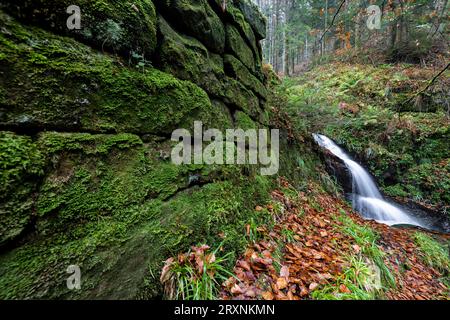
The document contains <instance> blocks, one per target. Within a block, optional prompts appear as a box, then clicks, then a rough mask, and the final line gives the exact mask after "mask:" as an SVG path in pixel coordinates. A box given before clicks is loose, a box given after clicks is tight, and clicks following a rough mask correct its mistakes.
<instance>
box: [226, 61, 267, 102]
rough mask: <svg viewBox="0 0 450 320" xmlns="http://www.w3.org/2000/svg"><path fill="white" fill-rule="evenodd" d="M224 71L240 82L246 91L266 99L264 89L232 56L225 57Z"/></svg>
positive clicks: (265, 90)
mask: <svg viewBox="0 0 450 320" xmlns="http://www.w3.org/2000/svg"><path fill="white" fill-rule="evenodd" d="M224 62H225V70H226V72H227V74H228V75H229V76H230V77H232V78H234V79H236V80H238V81H240V82H242V83H243V84H244V85H245V86H246V87H247V89H249V90H252V91H253V92H255V93H256V94H257V95H258V96H259V97H260V98H262V99H264V100H265V99H267V94H268V93H267V89H266V87H265V86H264V85H263V84H262V83H261V82H260V81H259V80H258V79H257V78H256V77H255V76H254V75H253V74H252V73H251V72H250V71H249V70H248V69H247V68H246V67H245V66H244V65H243V64H242V63H241V62H240V61H239V60H238V59H236V58H235V57H234V56H232V55H229V54H227V55H225V57H224Z"/></svg>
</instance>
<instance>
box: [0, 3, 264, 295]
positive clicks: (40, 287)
mask: <svg viewBox="0 0 450 320" xmlns="http://www.w3.org/2000/svg"><path fill="white" fill-rule="evenodd" d="M71 4H72V3H71V1H68V0H52V1H44V0H40V1H34V0H33V1H30V0H19V1H18V0H14V1H12V0H11V1H2V4H1V9H2V11H0V62H1V63H0V142H1V143H0V166H1V173H0V179H1V183H0V191H1V193H0V215H1V219H0V250H1V251H0V298H2V299H5V298H9V299H11V298H139V297H145V298H152V297H156V296H158V295H159V294H160V289H159V285H158V272H159V270H160V268H161V262H162V261H163V260H164V259H165V258H167V257H168V256H170V254H172V253H174V252H180V251H186V250H187V248H189V246H190V245H192V244H196V243H197V242H209V243H218V242H221V241H223V242H224V245H225V247H226V248H227V249H228V250H231V251H235V252H236V251H237V250H238V248H241V247H243V242H244V241H245V239H243V237H242V233H243V230H244V229H245V225H246V223H247V221H246V216H247V215H248V214H249V212H252V211H253V208H254V205H255V203H257V202H258V201H263V199H264V197H265V195H267V194H268V192H267V190H268V188H269V187H270V180H269V179H268V178H266V177H261V176H258V175H257V174H256V170H255V169H254V168H252V167H247V166H216V165H214V166H203V165H184V166H176V165H174V164H172V162H171V161H170V150H171V146H172V145H173V143H172V142H171V141H170V134H171V132H172V131H173V130H174V129H176V128H186V129H190V128H192V126H193V122H194V120H197V121H203V123H204V125H205V127H210V128H218V129H225V128H233V127H238V128H243V129H247V128H257V127H264V126H267V125H268V123H269V111H268V104H267V96H268V92H267V86H266V84H267V81H268V80H267V76H266V75H265V74H264V73H263V71H262V68H261V65H262V63H261V61H262V59H261V47H260V44H259V41H260V40H261V39H263V38H264V36H265V20H264V17H262V15H261V14H260V13H259V12H258V10H257V9H256V8H255V7H254V6H253V5H252V4H251V3H250V2H249V1H244V0H241V1H227V6H226V8H223V6H222V1H219V0H217V1H215V0H210V1H207V0H177V1H175V0H174V1H167V0H154V1H153V2H152V1H150V0H134V1H114V0H101V1H100V0H98V1H97V0H89V1H87V0H86V1H78V5H79V7H80V9H81V25H82V29H81V30H69V29H67V26H66V20H67V18H68V17H69V14H67V13H66V9H67V7H68V6H69V5H71ZM219 235H220V237H219ZM69 265H79V266H80V268H81V272H82V278H81V279H82V290H78V291H71V290H69V289H67V287H66V278H67V277H68V274H67V273H66V270H67V267H68V266H69Z"/></svg>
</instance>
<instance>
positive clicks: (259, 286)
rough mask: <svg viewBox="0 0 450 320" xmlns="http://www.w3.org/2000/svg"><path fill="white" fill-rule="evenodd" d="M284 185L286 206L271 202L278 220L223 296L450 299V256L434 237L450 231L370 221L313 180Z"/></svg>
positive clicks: (281, 199) (281, 195)
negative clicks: (305, 187)
mask: <svg viewBox="0 0 450 320" xmlns="http://www.w3.org/2000/svg"><path fill="white" fill-rule="evenodd" d="M281 185H282V186H283V188H282V189H281V190H275V191H273V192H272V197H273V199H274V200H275V201H276V202H278V203H279V204H281V206H282V210H274V205H273V204H269V205H268V206H266V207H265V209H267V210H268V211H269V212H270V213H271V214H273V218H274V220H275V221H276V224H275V226H274V227H273V228H272V229H267V228H266V227H262V228H260V229H259V230H260V232H261V234H260V236H261V238H262V239H261V240H259V241H255V242H254V243H253V244H251V245H250V246H249V247H248V248H247V250H246V251H245V253H244V255H243V256H242V257H241V259H239V260H238V261H237V262H236V266H235V268H234V277H231V278H230V279H229V280H228V281H227V282H226V283H225V287H224V290H223V291H222V298H224V299H255V298H258V299H259V298H262V299H266V300H272V299H275V300H297V299H311V298H312V299H417V300H424V299H448V293H449V291H448V290H449V287H448V269H449V260H448V256H447V252H446V251H445V249H444V247H443V246H441V244H439V242H437V241H436V239H439V241H445V240H448V239H449V237H448V236H442V235H440V236H438V235H436V234H432V233H428V234H425V233H422V232H420V233H419V232H418V231H416V230H413V229H399V228H391V227H388V226H386V225H383V224H379V223H377V222H374V221H365V220H363V219H362V218H360V217H359V215H357V214H356V213H354V212H353V211H352V209H351V207H349V205H348V204H346V203H345V202H343V201H341V200H339V199H336V198H334V197H332V196H330V195H329V194H327V193H323V192H320V191H318V188H317V186H315V185H314V184H311V185H310V190H309V192H308V193H303V192H301V193H298V195H295V191H293V190H292V188H291V187H290V186H289V183H288V182H287V181H286V180H282V181H281ZM283 190H284V191H283ZM260 209H262V208H260ZM430 244H431V245H432V246H433V248H434V250H430V248H429V247H427V245H430ZM446 277H447V278H446Z"/></svg>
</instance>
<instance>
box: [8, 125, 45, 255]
mask: <svg viewBox="0 0 450 320" xmlns="http://www.w3.org/2000/svg"><path fill="white" fill-rule="evenodd" d="M43 169H44V157H43V155H42V153H41V152H40V150H39V149H38V148H37V147H36V145H35V144H34V143H33V141H32V139H31V138H30V137H27V136H20V135H17V134H14V133H12V132H1V131H0V247H2V246H3V245H5V244H7V243H8V242H10V241H12V240H14V239H16V238H17V237H18V236H19V235H21V234H22V233H23V232H24V231H25V229H26V228H27V227H28V226H29V225H30V223H31V222H32V216H33V212H34V208H33V193H34V192H35V191H36V187H37V183H38V179H39V178H40V177H41V176H42V175H43V173H44V170H43Z"/></svg>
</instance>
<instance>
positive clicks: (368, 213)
mask: <svg viewBox="0 0 450 320" xmlns="http://www.w3.org/2000/svg"><path fill="white" fill-rule="evenodd" d="M313 136H314V140H315V141H316V142H317V144H319V145H320V146H321V147H323V148H325V149H327V150H328V151H330V152H331V153H332V154H334V155H335V156H336V157H338V158H339V159H341V160H342V161H343V162H344V163H345V165H346V167H347V168H348V170H349V171H350V174H351V176H352V189H353V190H352V204H353V208H354V209H355V210H356V211H358V212H359V213H361V215H362V216H363V217H364V218H367V219H373V220H376V221H378V222H381V223H385V224H387V225H395V224H410V225H417V226H421V224H420V223H419V222H418V221H417V220H416V219H414V218H413V217H411V216H410V215H409V214H408V213H407V212H405V211H403V210H402V209H400V208H398V207H396V206H395V205H393V204H390V203H388V202H387V201H386V200H385V199H383V196H382V195H381V193H380V191H379V189H378V187H377V185H376V184H375V182H374V181H373V179H372V177H371V176H370V174H369V173H368V172H367V171H366V170H365V169H364V168H363V167H362V166H361V165H359V164H358V163H357V162H356V161H354V160H353V159H352V158H351V157H350V156H349V155H348V154H347V153H346V152H345V151H344V150H342V149H341V148H340V147H339V146H338V145H336V143H334V142H333V141H332V140H331V139H330V138H328V137H326V136H324V135H320V134H314V135H313Z"/></svg>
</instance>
